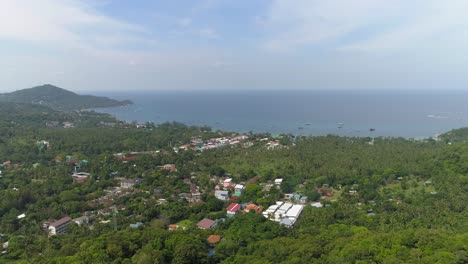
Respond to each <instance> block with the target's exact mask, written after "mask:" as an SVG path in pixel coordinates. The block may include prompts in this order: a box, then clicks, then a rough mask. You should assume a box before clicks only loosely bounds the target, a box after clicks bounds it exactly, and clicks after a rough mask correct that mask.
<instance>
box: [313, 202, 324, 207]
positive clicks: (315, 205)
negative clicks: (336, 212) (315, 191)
mask: <svg viewBox="0 0 468 264" xmlns="http://www.w3.org/2000/svg"><path fill="white" fill-rule="evenodd" d="M311 205H312V207H316V208H321V207H323V204H321V203H320V202H316V203H312V204H311Z"/></svg>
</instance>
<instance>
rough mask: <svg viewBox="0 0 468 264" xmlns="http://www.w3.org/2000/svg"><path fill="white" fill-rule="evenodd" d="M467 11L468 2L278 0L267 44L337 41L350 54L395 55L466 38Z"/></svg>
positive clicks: (286, 45) (271, 47)
mask: <svg viewBox="0 0 468 264" xmlns="http://www.w3.org/2000/svg"><path fill="white" fill-rule="evenodd" d="M467 9H468V1H464V0H451V1H445V0H413V1H407V0H394V1H389V0H353V1H349V0H326V1H322V0H296V1H289V0H275V1H274V2H273V4H272V6H271V8H270V10H269V12H268V16H267V18H266V20H265V23H266V26H267V28H268V29H269V31H270V37H269V38H268V40H267V41H266V44H265V45H266V47H267V48H268V49H269V50H295V49H299V48H301V47H304V46H310V45H320V44H323V43H327V44H328V46H331V45H330V44H329V43H333V42H334V41H336V42H338V43H339V44H336V45H337V46H338V48H341V49H347V50H351V49H353V50H381V49H383V50H391V49H400V48H405V47H409V46H417V45H425V44H427V42H426V41H428V40H430V39H431V38H437V36H440V34H447V33H449V34H451V36H450V37H451V38H452V37H454V36H455V37H456V36H457V35H458V36H460V37H462V38H465V37H464V36H466V34H462V33H461V30H463V28H466V26H468V16H466V15H465V12H466V10H467ZM462 35H463V36H462Z"/></svg>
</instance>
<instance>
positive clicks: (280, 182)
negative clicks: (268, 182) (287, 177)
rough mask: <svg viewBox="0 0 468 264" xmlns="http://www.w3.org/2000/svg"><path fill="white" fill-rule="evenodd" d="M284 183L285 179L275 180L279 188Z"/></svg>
mask: <svg viewBox="0 0 468 264" xmlns="http://www.w3.org/2000/svg"><path fill="white" fill-rule="evenodd" d="M282 183H283V179H276V180H275V186H276V188H277V189H279V188H280V187H281V184H282Z"/></svg>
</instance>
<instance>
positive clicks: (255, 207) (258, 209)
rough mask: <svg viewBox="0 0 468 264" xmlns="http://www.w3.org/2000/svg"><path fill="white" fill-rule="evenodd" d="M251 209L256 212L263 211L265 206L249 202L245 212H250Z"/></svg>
mask: <svg viewBox="0 0 468 264" xmlns="http://www.w3.org/2000/svg"><path fill="white" fill-rule="evenodd" d="M250 211H255V212H256V213H261V212H262V211H263V206H258V205H256V204H254V203H250V204H248V205H247V206H246V207H245V208H244V211H243V213H244V214H245V213H249V212H250Z"/></svg>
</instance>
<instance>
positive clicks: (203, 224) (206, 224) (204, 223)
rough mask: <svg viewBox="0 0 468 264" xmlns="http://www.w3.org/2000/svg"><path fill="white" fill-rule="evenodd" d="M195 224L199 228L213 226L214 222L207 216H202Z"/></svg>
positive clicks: (214, 225)
mask: <svg viewBox="0 0 468 264" xmlns="http://www.w3.org/2000/svg"><path fill="white" fill-rule="evenodd" d="M197 226H198V228H200V229H210V228H215V227H216V222H215V221H213V220H211V219H208V218H203V219H202V220H201V221H200V222H198V224H197Z"/></svg>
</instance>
